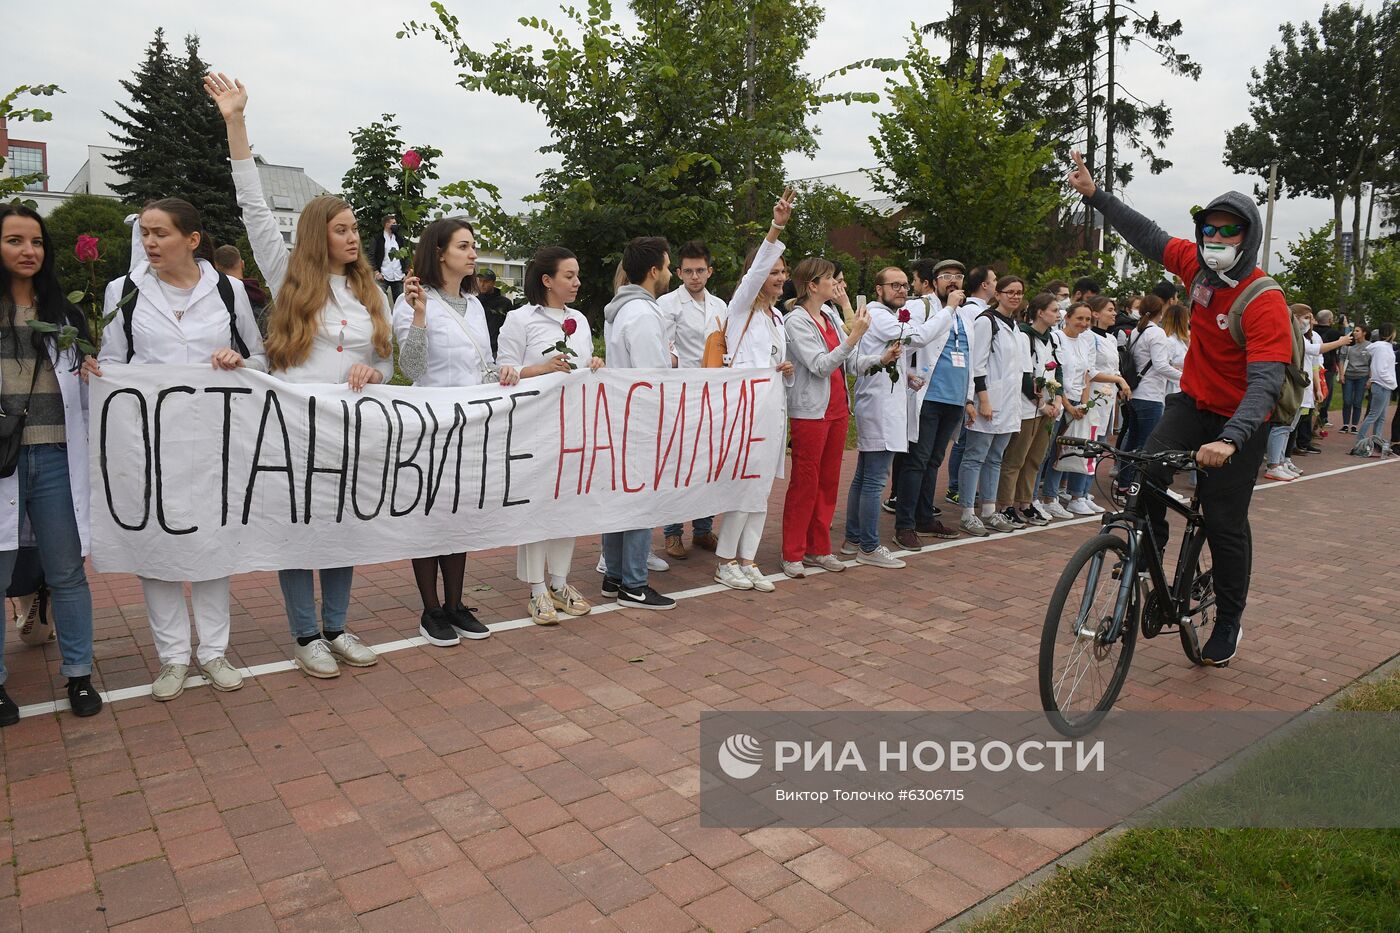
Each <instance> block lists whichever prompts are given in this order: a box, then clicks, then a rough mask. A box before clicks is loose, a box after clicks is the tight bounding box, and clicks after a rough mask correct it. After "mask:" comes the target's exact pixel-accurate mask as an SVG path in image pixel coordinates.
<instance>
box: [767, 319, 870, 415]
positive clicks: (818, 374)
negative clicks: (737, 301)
mask: <svg viewBox="0 0 1400 933" xmlns="http://www.w3.org/2000/svg"><path fill="white" fill-rule="evenodd" d="M822 313H823V314H825V315H826V319H827V321H828V322H830V324H831V325H832V326H833V327H835V328H836V333H838V334H840V335H841V343H839V344H837V346H836V349H835V350H828V349H827V348H826V340H824V339H823V338H822V335H821V331H820V330H818V329H817V324H816V322H815V321H813V320H812V316H811V315H810V314H808V313H807V311H806V310H805V309H803V308H801V307H799V306H797V305H794V306H793V309H792V310H791V311H789V312H788V313H787V315H786V316H785V317H784V318H783V330H784V331H786V332H787V358H788V360H789V361H790V362H791V363H792V376H793V382H792V386H791V387H789V388H788V390H787V408H788V417H790V418H805V419H809V420H811V419H817V418H823V417H825V416H826V407H827V405H828V404H830V402H831V374H832V373H833V372H835V371H836V370H837V369H838V368H842V367H844V369H845V371H846V372H847V373H849V374H850V375H860V374H861V373H863V372H864V371H865V370H866V369H868V368H870V367H871V366H873V365H875V364H876V363H879V362H880V357H879V355H878V354H870V355H866V356H861V357H858V358H856V359H851V354H852V353H853V352H854V351H855V347H852V346H848V345H847V344H846V328H845V327H844V326H842V324H841V319H840V318H839V317H838V316H837V315H836V312H835V311H833V310H832V309H831V307H830V305H823V306H822Z"/></svg>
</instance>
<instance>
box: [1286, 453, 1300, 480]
mask: <svg viewBox="0 0 1400 933" xmlns="http://www.w3.org/2000/svg"><path fill="white" fill-rule="evenodd" d="M1283 465H1284V466H1285V467H1287V468H1288V472H1290V473H1292V474H1293V475H1294V476H1302V475H1303V470H1302V469H1301V468H1300V467H1299V466H1298V464H1296V463H1294V462H1293V460H1292V459H1291V458H1289V457H1284V458H1283Z"/></svg>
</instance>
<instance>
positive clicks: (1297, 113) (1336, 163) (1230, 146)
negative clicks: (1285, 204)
mask: <svg viewBox="0 0 1400 933" xmlns="http://www.w3.org/2000/svg"><path fill="white" fill-rule="evenodd" d="M1279 34H1280V37H1281V43H1280V44H1279V45H1277V46H1274V47H1273V48H1271V49H1270V50H1269V57H1268V59H1267V60H1266V61H1265V63H1264V67H1263V69H1262V70H1260V69H1258V68H1256V69H1253V70H1252V71H1251V72H1250V74H1251V76H1252V80H1251V81H1250V83H1249V92H1250V96H1251V97H1252V101H1251V103H1250V107H1249V113H1250V117H1251V118H1252V120H1253V122H1252V123H1242V124H1240V125H1239V126H1236V127H1235V128H1234V129H1232V130H1230V132H1229V133H1228V134H1227V135H1226V137H1225V154H1224V162H1225V164H1226V165H1228V166H1229V167H1230V168H1232V169H1234V170H1235V171H1237V172H1240V173H1243V174H1251V175H1256V176H1263V175H1266V174H1267V173H1268V168H1269V165H1270V164H1271V163H1274V162H1277V163H1278V180H1279V188H1278V192H1279V196H1280V197H1283V198H1292V197H1296V196H1298V195H1300V194H1301V195H1307V196H1310V197H1320V198H1330V199H1331V200H1332V210H1333V225H1332V230H1333V241H1332V256H1333V263H1334V264H1335V266H1336V274H1335V276H1334V285H1335V288H1336V291H1335V293H1334V294H1333V296H1332V297H1333V298H1334V299H1335V300H1336V303H1337V306H1338V307H1339V308H1342V309H1344V308H1345V307H1346V295H1345V291H1346V285H1347V278H1348V274H1349V273H1348V270H1347V269H1345V268H1344V267H1343V250H1342V236H1341V235H1342V231H1343V230H1345V229H1347V225H1346V223H1345V221H1344V219H1343V208H1344V206H1345V204H1346V201H1347V199H1348V198H1352V199H1353V211H1352V223H1351V230H1352V235H1353V237H1354V240H1353V242H1355V243H1356V244H1358V245H1359V244H1360V243H1361V242H1362V232H1361V214H1362V197H1361V189H1362V185H1363V184H1365V183H1366V182H1368V181H1374V180H1375V179H1376V178H1377V177H1378V176H1380V175H1382V174H1383V173H1384V166H1385V164H1386V162H1387V160H1393V159H1394V154H1393V152H1387V151H1386V147H1385V145H1384V142H1385V137H1384V134H1383V132H1382V130H1383V129H1384V127H1385V126H1386V121H1385V120H1383V119H1378V114H1381V113H1383V112H1384V111H1383V106H1382V105H1383V104H1384V103H1385V101H1386V98H1387V97H1388V96H1394V95H1396V94H1400V87H1390V88H1382V82H1381V76H1382V68H1381V52H1380V49H1381V42H1380V35H1379V33H1378V32H1377V25H1376V20H1375V18H1374V17H1373V16H1371V15H1370V14H1369V13H1367V12H1365V11H1364V10H1362V9H1361V8H1360V7H1353V6H1351V5H1350V4H1347V3H1343V4H1341V5H1340V6H1336V7H1332V6H1325V7H1323V10H1322V15H1321V17H1319V19H1318V22H1317V24H1316V25H1314V24H1312V23H1307V22H1305V23H1303V24H1301V25H1300V26H1295V25H1294V24H1292V23H1284V24H1283V25H1282V26H1280V27H1279ZM1389 106H1392V107H1393V106H1394V105H1393V102H1391V104H1390V105H1389ZM1260 194H1261V191H1260V188H1259V186H1258V185H1256V186H1255V195H1256V196H1259V195H1260ZM1356 252H1357V253H1358V254H1359V253H1360V252H1361V251H1360V250H1359V249H1358V250H1357V251H1356Z"/></svg>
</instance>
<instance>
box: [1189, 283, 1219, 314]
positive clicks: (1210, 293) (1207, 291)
mask: <svg viewBox="0 0 1400 933" xmlns="http://www.w3.org/2000/svg"><path fill="white" fill-rule="evenodd" d="M1214 297H1215V289H1213V288H1211V287H1210V286H1209V285H1207V284H1206V283H1205V282H1201V283H1200V284H1199V285H1197V286H1196V287H1195V288H1193V289H1191V300H1192V301H1194V302H1196V304H1198V305H1200V306H1201V307H1202V308H1209V307H1210V302H1211V299H1212V298H1214Z"/></svg>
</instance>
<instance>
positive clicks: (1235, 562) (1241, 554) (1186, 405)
mask: <svg viewBox="0 0 1400 933" xmlns="http://www.w3.org/2000/svg"><path fill="white" fill-rule="evenodd" d="M1229 420H1230V419H1229V418H1226V417H1225V416H1224V415H1217V414H1215V413H1214V412H1209V411H1206V410H1204V409H1198V408H1196V402H1195V400H1194V399H1192V398H1191V397H1190V396H1189V395H1187V394H1186V393H1184V392H1178V393H1176V394H1175V395H1169V396H1167V404H1166V410H1165V412H1163V414H1162V420H1161V421H1160V422H1158V423H1157V428H1156V430H1154V431H1153V432H1152V436H1151V437H1149V438H1148V439H1147V447H1146V450H1147V452H1148V453H1157V452H1159V451H1163V450H1197V449H1199V448H1200V447H1201V446H1202V445H1204V444H1209V443H1210V442H1211V441H1214V440H1218V439H1219V438H1220V429H1221V428H1223V427H1224V426H1225V423H1226V422H1227V421H1229ZM1268 440H1269V429H1268V425H1263V426H1261V427H1260V428H1259V429H1257V430H1256V431H1255V432H1254V434H1253V436H1251V437H1250V438H1249V440H1248V441H1246V442H1245V443H1244V446H1243V447H1242V448H1241V449H1239V450H1237V451H1236V452H1235V455H1234V456H1233V457H1231V458H1230V460H1229V462H1228V463H1226V464H1225V465H1224V466H1223V467H1217V468H1215V469H1213V470H1201V471H1199V472H1198V474H1197V476H1198V477H1199V478H1198V480H1197V485H1196V495H1197V497H1198V498H1199V500H1200V507H1201V516H1202V518H1203V519H1204V522H1205V533H1206V542H1207V543H1208V544H1209V545H1210V557H1211V565H1212V567H1213V568H1214V575H1215V597H1216V613H1217V615H1216V619H1217V621H1220V622H1238V621H1239V619H1240V617H1241V616H1242V615H1244V605H1245V600H1246V598H1247V597H1248V596H1249V574H1250V568H1251V564H1252V561H1253V542H1252V539H1251V537H1250V533H1249V500H1250V499H1251V498H1252V497H1253V496H1254V478H1255V475H1256V474H1257V473H1258V472H1259V466H1260V465H1261V464H1262V463H1263V462H1264V447H1265V445H1266V444H1267V442H1268ZM1152 473H1153V475H1154V476H1155V477H1156V478H1157V479H1158V481H1159V482H1165V481H1169V480H1170V478H1171V477H1170V473H1169V472H1168V471H1166V470H1163V469H1161V468H1153V469H1152ZM1166 512H1167V507H1166V505H1165V504H1164V503H1163V502H1162V500H1161V497H1159V496H1148V497H1147V514H1148V518H1149V519H1150V520H1151V522H1152V533H1153V535H1154V536H1156V539H1157V544H1158V545H1159V546H1163V547H1164V546H1165V545H1166V542H1167V535H1168V526H1167V516H1166Z"/></svg>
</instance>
